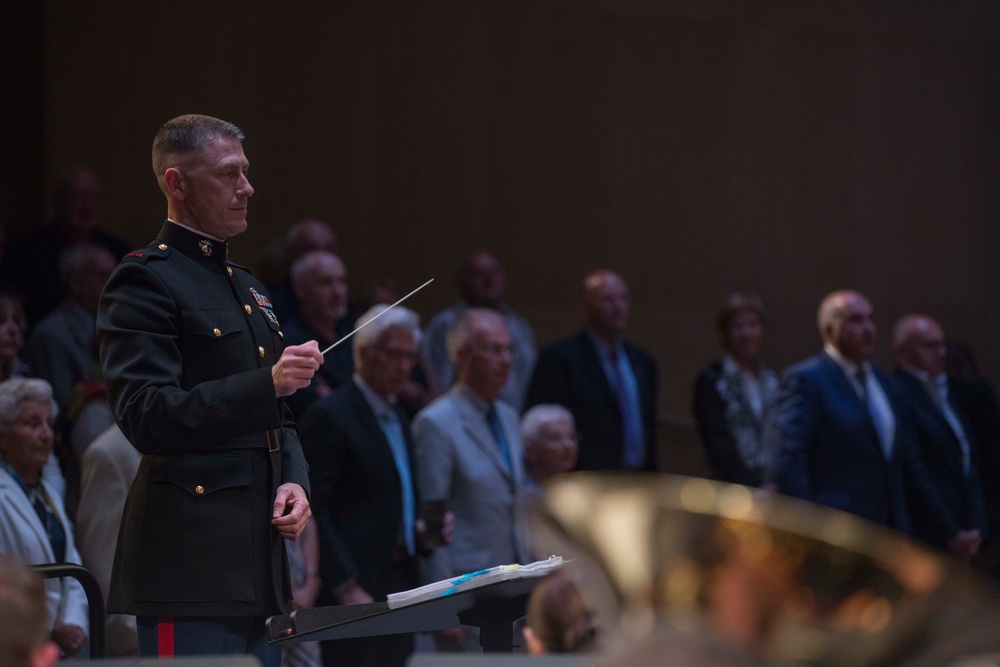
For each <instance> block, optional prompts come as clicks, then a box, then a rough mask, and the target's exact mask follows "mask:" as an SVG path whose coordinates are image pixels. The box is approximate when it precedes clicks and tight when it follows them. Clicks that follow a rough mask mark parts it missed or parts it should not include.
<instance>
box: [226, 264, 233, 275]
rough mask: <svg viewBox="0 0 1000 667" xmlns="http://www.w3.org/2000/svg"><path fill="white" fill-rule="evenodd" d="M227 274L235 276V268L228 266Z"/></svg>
mask: <svg viewBox="0 0 1000 667" xmlns="http://www.w3.org/2000/svg"><path fill="white" fill-rule="evenodd" d="M226 273H228V274H229V275H233V267H231V266H227V267H226Z"/></svg>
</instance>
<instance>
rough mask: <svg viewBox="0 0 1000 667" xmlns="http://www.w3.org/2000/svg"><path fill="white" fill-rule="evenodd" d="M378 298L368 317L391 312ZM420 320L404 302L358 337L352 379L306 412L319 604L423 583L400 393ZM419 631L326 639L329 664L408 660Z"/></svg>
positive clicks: (419, 525) (368, 598) (367, 598)
mask: <svg viewBox="0 0 1000 667" xmlns="http://www.w3.org/2000/svg"><path fill="white" fill-rule="evenodd" d="M386 308H387V306H385V305H384V304H379V305H377V306H374V307H372V308H371V309H370V310H369V311H368V312H366V313H365V314H364V315H362V316H361V317H362V321H365V322H366V321H368V320H370V319H371V318H373V317H375V316H376V315H378V314H379V313H382V312H383V311H385V310H386ZM419 343H420V319H419V317H418V316H417V314H416V313H414V312H413V311H412V310H409V309H407V308H403V307H396V308H393V309H391V310H389V311H388V312H385V314H384V315H381V316H380V317H378V318H377V319H375V320H373V321H372V323H371V324H369V325H368V326H366V327H364V328H362V329H361V330H360V331H358V333H357V334H355V335H354V339H353V345H354V365H355V368H356V369H357V371H356V372H355V374H354V376H353V378H352V379H351V380H350V381H348V382H346V383H344V384H343V385H341V386H340V387H339V388H338V389H337V390H335V391H334V392H333V394H331V395H330V396H328V397H326V398H323V399H320V400H318V401H317V402H315V403H313V405H312V406H310V407H309V409H307V410H306V412H305V414H304V415H303V416H302V419H301V420H300V431H301V438H302V445H303V447H304V448H305V454H306V459H307V460H308V461H309V477H310V483H311V486H312V508H313V512H314V516H315V518H316V525H317V528H318V530H319V542H320V561H319V562H320V566H319V572H318V573H316V572H313V573H307V576H317V574H318V576H320V577H321V579H322V583H321V587H320V594H319V597H318V604H320V605H323V604H327V605H330V604H362V603H366V602H373V601H376V600H377V601H384V600H385V599H386V595H387V594H388V593H393V592H397V591H402V590H408V589H410V588H413V587H415V586H416V585H417V583H418V575H417V559H416V556H417V555H418V554H419V553H423V552H424V549H423V548H422V544H421V542H422V539H421V538H422V536H423V532H424V524H423V521H422V520H421V519H420V502H419V500H418V496H417V493H416V489H415V479H416V475H415V467H414V462H413V443H412V440H411V437H410V427H409V418H408V417H407V414H406V411H405V410H403V409H402V408H401V407H400V405H399V403H398V402H397V400H396V396H397V395H398V393H399V391H400V390H401V389H402V388H403V385H404V384H405V383H406V381H407V380H408V379H409V377H410V372H411V371H412V370H413V364H414V362H415V361H416V359H417V350H418V346H419ZM412 652H413V636H412V635H409V634H405V635H389V636H385V637H364V638H358V639H350V640H342V641H337V642H323V662H324V664H325V665H327V667H329V666H330V665H355V664H365V665H400V666H402V665H403V664H405V662H406V659H407V656H409V655H410V653H412Z"/></svg>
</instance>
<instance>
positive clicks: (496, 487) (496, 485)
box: [413, 308, 531, 648]
mask: <svg viewBox="0 0 1000 667" xmlns="http://www.w3.org/2000/svg"><path fill="white" fill-rule="evenodd" d="M447 347H448V354H449V356H450V357H451V359H452V362H453V363H454V364H455V370H456V373H457V376H458V382H457V383H456V384H455V385H454V386H453V387H452V388H451V389H450V390H449V391H448V392H447V393H445V394H444V395H443V396H440V397H439V398H437V399H436V400H435V401H434V402H432V403H431V404H430V405H428V406H427V407H426V408H424V409H423V410H421V411H420V413H419V414H417V416H416V418H415V419H414V421H413V440H414V442H415V444H416V460H417V473H418V474H417V489H418V491H419V493H420V495H421V497H422V498H423V500H424V506H425V508H426V511H427V514H428V515H431V514H433V513H435V512H438V511H439V508H440V507H441V506H442V505H443V506H444V507H447V508H448V509H449V510H451V511H453V512H454V514H455V530H454V537H453V539H452V542H451V544H450V545H449V546H447V547H445V548H441V549H435V551H434V553H433V554H432V555H431V557H430V559H429V561H428V563H427V564H426V568H425V570H424V572H423V573H422V575H423V578H424V580H425V582H430V581H439V580H441V579H446V578H448V577H452V576H455V575H460V574H466V573H469V572H475V571H477V570H482V569H484V568H488V567H493V566H495V565H505V564H509V563H518V562H521V563H524V562H529V561H530V558H531V556H530V551H529V549H528V546H527V539H526V533H525V527H524V526H523V525H522V522H521V520H520V516H519V512H518V506H519V504H520V503H521V497H522V494H523V493H524V487H525V473H524V464H523V453H522V450H521V435H520V428H519V423H518V416H517V412H516V411H515V410H514V408H512V407H511V406H510V405H508V404H507V403H505V402H504V401H501V400H499V397H500V390H501V389H502V388H503V387H504V385H505V384H506V383H507V379H508V377H509V375H510V369H511V357H512V345H511V337H510V333H509V332H508V331H507V327H506V325H505V324H504V320H503V317H502V316H501V315H500V314H499V313H497V312H496V311H494V310H489V309H486V308H470V309H468V310H466V311H465V312H463V313H462V315H461V316H460V317H459V318H458V320H457V321H456V322H455V325H454V326H453V327H452V328H451V330H450V331H449V332H448V337H447ZM438 642H439V645H442V644H448V646H449V648H458V647H459V645H460V643H461V639H460V634H459V633H447V632H442V633H438Z"/></svg>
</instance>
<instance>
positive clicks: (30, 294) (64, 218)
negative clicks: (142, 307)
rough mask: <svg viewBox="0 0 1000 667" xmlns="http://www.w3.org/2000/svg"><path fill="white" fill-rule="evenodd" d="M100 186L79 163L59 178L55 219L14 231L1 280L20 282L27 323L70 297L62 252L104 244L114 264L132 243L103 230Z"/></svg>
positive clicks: (4, 260)
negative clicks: (62, 270)
mask: <svg viewBox="0 0 1000 667" xmlns="http://www.w3.org/2000/svg"><path fill="white" fill-rule="evenodd" d="M100 198H101V186H100V182H99V181H98V180H97V176H96V175H95V174H94V172H92V171H90V170H89V169H87V168H86V167H79V166H78V167H74V168H72V169H70V170H69V171H68V172H67V173H66V175H65V176H63V177H62V178H61V179H59V182H58V183H56V188H55V192H54V194H53V217H52V222H51V223H49V224H48V225H46V226H45V227H42V228H40V229H34V230H31V231H28V232H26V233H24V234H20V235H15V234H11V235H10V236H9V237H8V239H7V247H6V252H5V254H4V257H3V261H2V262H0V279H2V280H6V281H9V282H10V283H12V284H13V285H15V286H16V287H17V288H18V289H19V290H20V291H21V293H22V294H24V296H25V299H26V307H27V315H28V323H29V324H30V325H32V326H33V325H34V324H35V323H37V322H38V321H39V320H41V319H42V317H44V316H45V315H47V314H48V313H50V312H51V311H52V310H53V309H54V308H55V307H56V306H58V305H59V303H60V302H61V301H62V300H63V298H65V296H66V292H65V288H64V286H63V284H62V282H61V281H60V278H59V257H60V255H61V254H62V251H64V250H66V249H67V248H71V247H73V246H75V245H77V244H78V243H84V242H88V241H89V242H91V243H96V244H97V245H101V246H104V247H105V248H107V250H108V251H109V252H110V253H111V256H112V257H113V258H114V261H115V263H117V262H118V260H120V259H121V258H122V257H124V256H125V255H126V254H127V253H128V251H129V250H130V248H129V245H128V243H126V242H125V241H124V240H123V239H121V238H118V237H117V236H113V235H111V234H108V233H106V232H103V231H101V230H100V229H99V223H100Z"/></svg>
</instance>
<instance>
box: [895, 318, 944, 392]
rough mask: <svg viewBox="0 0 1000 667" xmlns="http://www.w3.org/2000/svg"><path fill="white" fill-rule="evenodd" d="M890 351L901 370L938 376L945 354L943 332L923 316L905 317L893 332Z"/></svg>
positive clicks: (941, 371) (938, 325) (942, 366)
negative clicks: (911, 370)
mask: <svg viewBox="0 0 1000 667" xmlns="http://www.w3.org/2000/svg"><path fill="white" fill-rule="evenodd" d="M892 352H893V354H895V355H896V362H897V363H898V364H899V365H900V366H902V367H903V368H910V369H916V370H918V371H922V372H924V373H927V374H928V375H930V376H931V377H937V376H938V375H941V374H942V373H944V372H945V370H946V367H947V363H948V352H947V349H946V348H945V344H944V330H943V329H942V328H941V325H940V324H938V323H937V322H936V321H935V320H934V319H932V318H930V317H928V316H926V315H916V314H914V315H905V316H903V317H901V318H900V319H899V321H898V322H896V326H895V327H893V330H892Z"/></svg>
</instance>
